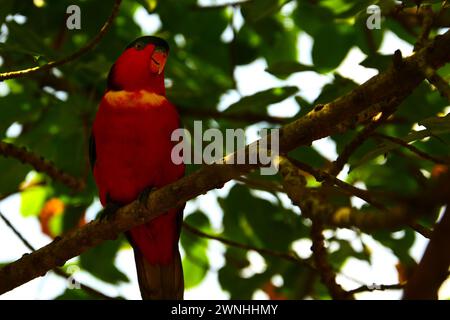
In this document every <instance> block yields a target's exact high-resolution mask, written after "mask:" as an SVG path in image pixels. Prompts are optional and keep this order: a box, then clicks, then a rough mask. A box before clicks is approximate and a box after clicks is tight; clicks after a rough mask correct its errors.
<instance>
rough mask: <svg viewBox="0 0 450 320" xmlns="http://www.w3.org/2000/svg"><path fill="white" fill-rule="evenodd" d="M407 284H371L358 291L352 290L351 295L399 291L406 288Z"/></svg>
mask: <svg viewBox="0 0 450 320" xmlns="http://www.w3.org/2000/svg"><path fill="white" fill-rule="evenodd" d="M405 285H406V283H395V284H375V283H374V284H371V285H363V286H360V287H358V288H356V289H353V290H350V291H349V293H351V294H356V293H361V292H366V291H370V292H372V291H385V290H399V289H403V288H404V287H405Z"/></svg>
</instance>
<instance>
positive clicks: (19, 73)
mask: <svg viewBox="0 0 450 320" xmlns="http://www.w3.org/2000/svg"><path fill="white" fill-rule="evenodd" d="M121 2H122V0H116V1H115V2H114V7H113V9H112V12H111V15H110V16H109V17H108V19H107V20H106V22H105V23H104V25H103V26H102V28H101V29H100V31H99V32H98V33H97V35H96V36H95V37H94V38H93V39H92V40H91V41H90V42H88V43H87V44H86V45H85V46H84V47H82V48H81V49H80V50H78V51H76V52H75V53H73V54H71V55H70V56H68V57H65V58H63V59H60V60H55V61H50V62H49V63H47V64H44V65H42V66H37V67H32V68H28V69H23V70H17V71H9V72H4V73H0V81H3V80H7V79H13V78H18V77H22V76H25V75H30V74H33V73H36V72H40V71H46V70H50V69H52V68H55V67H59V66H61V65H64V64H66V63H68V62H71V61H74V60H76V59H78V58H79V57H81V56H82V55H84V54H85V53H87V52H88V51H89V50H91V49H92V48H94V47H95V46H96V45H97V44H98V43H99V42H100V40H101V39H102V38H103V37H104V36H105V34H106V33H107V32H108V30H109V28H110V27H111V25H112V23H113V21H114V19H115V17H116V16H117V14H118V12H119V7H120V4H121Z"/></svg>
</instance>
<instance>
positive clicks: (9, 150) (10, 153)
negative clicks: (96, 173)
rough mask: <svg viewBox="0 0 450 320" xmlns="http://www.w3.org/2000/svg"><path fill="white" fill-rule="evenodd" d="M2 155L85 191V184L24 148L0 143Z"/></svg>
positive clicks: (75, 188) (70, 186)
mask: <svg viewBox="0 0 450 320" xmlns="http://www.w3.org/2000/svg"><path fill="white" fill-rule="evenodd" d="M0 154H2V155H3V156H5V157H13V158H15V159H17V160H19V161H20V162H22V163H27V164H29V165H31V166H32V167H33V168H34V169H35V170H36V171H39V172H43V173H46V174H47V175H48V176H49V177H51V178H52V179H54V180H56V181H59V182H61V183H63V184H65V185H66V186H68V187H69V188H72V189H74V190H76V191H80V190H82V189H84V187H85V182H84V181H83V180H81V179H78V178H76V177H73V176H71V175H69V174H68V173H66V172H63V171H61V170H60V169H58V168H56V167H55V165H54V164H53V163H52V162H50V161H48V160H46V159H44V158H43V157H41V156H38V155H36V154H34V153H32V152H30V151H28V150H27V149H25V148H23V147H17V146H15V145H14V144H11V143H7V142H4V141H0Z"/></svg>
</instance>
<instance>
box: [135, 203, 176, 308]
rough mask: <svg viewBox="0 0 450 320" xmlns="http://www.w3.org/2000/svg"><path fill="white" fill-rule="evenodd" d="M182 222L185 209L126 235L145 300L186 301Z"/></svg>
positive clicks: (164, 216)
mask: <svg viewBox="0 0 450 320" xmlns="http://www.w3.org/2000/svg"><path fill="white" fill-rule="evenodd" d="M182 220H183V209H181V210H180V209H172V210H169V212H167V213H166V214H163V215H161V216H159V217H157V218H155V219H153V220H152V221H150V222H149V223H147V224H145V225H141V226H138V227H136V228H133V229H131V230H130V231H129V233H128V234H127V235H128V238H129V240H130V243H131V245H132V247H133V249H134V259H135V261H136V269H137V275H138V281H139V288H140V290H141V295H142V299H144V300H162V299H165V300H167V299H170V300H181V299H183V293H184V279H183V268H182V265H181V258H180V252H179V250H178V241H179V237H180V232H181V223H182Z"/></svg>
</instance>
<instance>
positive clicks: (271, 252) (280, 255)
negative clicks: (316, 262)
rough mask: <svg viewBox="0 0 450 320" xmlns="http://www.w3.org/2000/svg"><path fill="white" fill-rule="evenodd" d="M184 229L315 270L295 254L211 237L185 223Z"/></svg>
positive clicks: (232, 245)
mask: <svg viewBox="0 0 450 320" xmlns="http://www.w3.org/2000/svg"><path fill="white" fill-rule="evenodd" d="M183 228H184V229H185V230H186V231H188V232H190V233H192V234H194V235H197V236H199V237H203V238H207V239H211V240H216V241H219V242H221V243H223V244H226V245H228V246H231V247H235V248H240V249H243V250H253V251H256V252H258V253H259V254H261V255H263V256H272V257H276V258H281V259H284V260H287V261H290V262H294V263H297V264H300V265H302V266H305V267H308V268H313V267H312V265H311V263H309V261H307V260H302V259H299V258H298V257H297V256H296V255H294V254H293V253H286V252H280V251H275V250H269V249H265V248H258V247H255V246H251V245H248V244H245V243H240V242H237V241H233V240H229V239H225V238H222V237H219V236H216V235H211V234H208V233H206V232H203V231H201V230H199V229H197V228H195V227H193V226H191V225H189V224H188V223H186V222H183Z"/></svg>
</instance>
